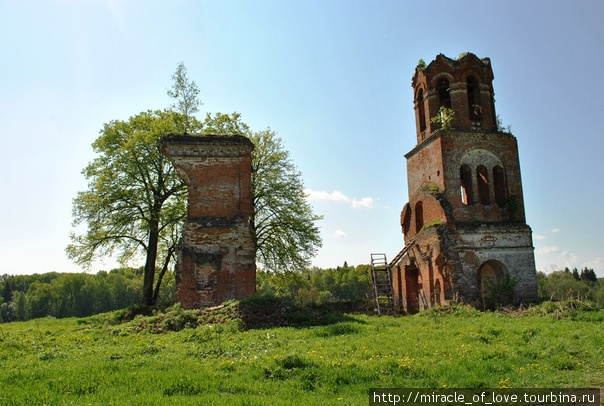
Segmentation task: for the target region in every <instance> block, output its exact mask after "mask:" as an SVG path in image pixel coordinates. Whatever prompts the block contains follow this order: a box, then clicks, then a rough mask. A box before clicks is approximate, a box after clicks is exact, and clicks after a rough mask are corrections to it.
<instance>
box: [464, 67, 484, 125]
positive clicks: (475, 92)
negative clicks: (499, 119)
mask: <svg viewBox="0 0 604 406" xmlns="http://www.w3.org/2000/svg"><path fill="white" fill-rule="evenodd" d="M467 93H468V109H469V111H470V120H472V121H480V120H481V119H482V108H481V107H480V86H479V85H478V82H477V81H476V79H475V78H474V77H473V76H470V77H468V79H467Z"/></svg>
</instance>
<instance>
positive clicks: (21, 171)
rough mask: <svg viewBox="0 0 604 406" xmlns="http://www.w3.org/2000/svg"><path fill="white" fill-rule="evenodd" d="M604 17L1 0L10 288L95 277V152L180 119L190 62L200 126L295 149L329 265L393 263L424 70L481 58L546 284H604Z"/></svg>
mask: <svg viewBox="0 0 604 406" xmlns="http://www.w3.org/2000/svg"><path fill="white" fill-rule="evenodd" d="M603 15H604V2H602V1H598V0H573V1H570V0H569V1H559V0H532V1H525V0H511V1H506V2H497V1H484V0H480V1H450V0H448V1H421V2H420V1H403V0H392V1H390V0H375V1H369V0H256V1H254V0H245V1H244V0H241V1H234V0H216V1H203V0H200V1H186V0H176V1H167V0H166V1H155V0H124V1H117V0H104V1H102V0H44V1H42V0H39V1H34V0H14V1H12V0H0V53H1V58H0V142H1V147H2V158H1V159H0V185H1V190H2V192H1V193H2V195H1V199H0V258H1V260H0V274H6V273H8V274H31V273H42V272H50V271H56V272H78V271H82V269H81V268H80V267H79V266H77V265H75V264H74V263H72V262H71V261H70V260H69V259H68V258H67V257H66V255H65V247H66V246H67V244H68V243H69V241H70V240H69V234H70V233H71V232H72V231H74V229H73V227H72V215H71V209H72V199H73V198H74V197H75V196H76V194H77V192H78V191H82V190H85V189H86V180H85V179H84V177H83V175H82V174H81V170H82V169H83V168H84V167H85V166H86V164H87V163H88V162H89V161H91V160H92V159H93V158H94V157H95V155H94V153H93V151H92V148H91V144H92V142H93V141H94V140H95V139H96V138H97V137H98V136H99V131H100V130H101V128H102V127H103V124H104V123H107V122H109V121H111V120H127V119H128V118H129V117H131V116H133V115H135V114H137V113H139V112H141V111H145V110H148V109H163V108H168V107H169V106H170V104H171V100H170V98H169V97H168V96H167V95H166V90H167V88H168V87H169V86H170V84H171V79H170V77H171V75H172V73H173V72H174V71H175V69H176V66H177V64H178V63H179V62H181V61H182V62H183V63H184V64H185V65H186V67H187V70H188V75H189V78H190V79H192V80H193V81H195V82H196V84H197V85H198V87H199V88H200V90H201V94H200V98H201V99H202V101H203V102H204V105H203V106H202V107H201V111H200V116H204V115H205V114H206V113H208V112H210V113H214V112H223V113H231V112H234V111H237V112H239V113H241V115H242V119H243V121H244V122H246V123H248V124H249V125H250V126H251V128H252V129H253V130H257V131H259V130H263V129H265V128H267V127H270V128H271V129H273V130H275V131H277V132H278V134H279V136H280V137H281V138H282V139H283V142H284V145H285V148H286V149H287V150H288V151H289V152H290V154H291V159H292V160H293V162H294V163H295V164H296V166H297V168H298V169H299V170H300V171H301V172H302V174H303V179H304V184H305V188H306V190H307V193H308V195H309V197H308V198H309V201H310V203H311V204H312V206H313V207H314V209H315V212H316V213H317V214H321V215H323V216H324V219H323V220H322V221H321V222H320V223H319V226H320V228H321V234H322V238H323V247H322V248H321V249H320V250H319V252H318V254H317V256H316V257H315V258H314V259H313V261H312V262H313V265H316V266H319V267H336V266H338V265H342V264H343V263H344V261H346V262H348V264H351V265H357V264H363V263H369V261H370V254H371V253H386V255H387V256H388V259H391V258H392V257H393V256H394V255H395V254H396V253H397V252H398V251H399V250H400V249H401V248H402V246H403V244H404V243H403V235H402V233H401V229H400V224H399V215H400V212H401V209H402V207H403V206H404V204H405V203H406V202H407V200H408V199H407V181H406V179H407V173H406V163H405V158H404V154H405V153H407V152H408V151H410V150H411V149H412V148H413V147H414V146H415V143H416V137H415V117H414V111H413V94H412V89H411V77H412V76H413V73H414V69H415V66H416V65H417V62H418V60H419V59H424V60H425V61H426V62H427V63H429V62H430V61H432V60H433V59H434V58H435V57H436V55H438V54H439V53H443V54H445V55H447V56H449V57H452V58H455V57H457V56H458V55H459V54H460V53H462V52H472V53H474V54H476V55H477V56H478V57H480V58H483V57H489V58H490V59H491V62H492V67H493V71H494V75H495V80H494V81H493V86H494V90H495V93H496V104H495V108H496V111H497V114H499V116H500V118H501V120H502V121H503V123H504V125H506V126H507V125H511V128H512V132H513V134H514V135H515V136H516V137H517V140H518V146H519V151H520V164H521V170H522V181H523V187H524V199H525V207H526V216H527V223H528V224H529V225H530V226H531V228H532V230H533V240H534V245H535V258H536V265H537V270H538V271H544V272H546V273H549V272H551V271H554V270H557V269H562V268H564V267H566V266H568V267H570V268H573V267H577V268H580V269H581V268H583V267H589V268H593V269H594V270H595V271H596V273H597V274H598V275H599V276H604V213H603V211H602V207H603V204H602V202H603V201H604V162H603V160H604V158H603V157H604V156H603V155H602V154H603V152H604V134H603V131H602V126H601V125H600V121H601V120H602V119H604V75H603V74H602V66H604V24H602V23H601V17H602V16H603ZM76 231H77V230H76ZM80 231H81V230H80ZM141 264H142V263H141ZM114 265H115V262H114V261H113V259H112V258H105V259H103V260H102V261H99V262H97V263H95V264H94V266H93V267H92V271H94V270H99V269H111V268H112V267H113V266H114ZM138 265H140V264H138Z"/></svg>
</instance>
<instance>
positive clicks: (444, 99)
mask: <svg viewBox="0 0 604 406" xmlns="http://www.w3.org/2000/svg"><path fill="white" fill-rule="evenodd" d="M438 100H439V104H440V107H445V108H448V109H450V108H451V94H450V93H449V81H448V80H447V79H442V80H441V81H439V82H438Z"/></svg>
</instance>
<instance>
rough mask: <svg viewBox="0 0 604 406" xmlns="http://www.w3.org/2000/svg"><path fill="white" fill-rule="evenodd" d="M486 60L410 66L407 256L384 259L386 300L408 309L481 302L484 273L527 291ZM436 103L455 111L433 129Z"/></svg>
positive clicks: (515, 184)
mask: <svg viewBox="0 0 604 406" xmlns="http://www.w3.org/2000/svg"><path fill="white" fill-rule="evenodd" d="M492 80H493V72H492V69H491V63H490V60H489V59H488V58H484V59H479V58H477V57H476V56H475V55H473V54H467V55H466V56H464V57H462V58H461V59H459V60H452V59H449V58H447V57H446V56H444V55H438V56H437V57H436V59H435V60H434V61H433V62H432V63H430V64H429V65H428V66H427V67H425V68H424V69H421V68H418V69H416V71H415V75H414V77H413V81H412V86H413V89H414V95H415V111H416V124H417V126H416V130H417V131H416V132H417V145H416V147H415V148H413V149H412V150H411V151H410V152H409V153H407V154H406V155H405V157H406V159H407V176H408V193H409V202H408V203H407V204H406V205H405V207H404V208H403V211H402V213H401V227H402V231H403V233H404V236H405V244H406V246H407V255H399V256H397V257H395V259H394V260H393V262H392V263H391V266H392V272H393V288H394V295H395V300H396V303H397V305H398V307H399V308H400V309H403V310H405V311H408V312H414V311H417V310H420V309H423V308H427V307H430V306H434V305H437V304H444V303H447V302H451V301H456V300H459V301H463V302H466V303H471V304H474V305H476V306H479V307H480V306H482V305H483V304H484V299H485V295H486V289H487V288H486V286H487V280H489V281H492V282H496V281H501V280H502V278H504V277H505V276H506V275H509V276H511V277H512V278H514V279H515V280H516V288H515V296H516V298H517V299H518V300H521V301H530V300H534V299H535V298H536V293H537V278H536V271H535V259H534V248H533V243H532V235H531V234H532V232H531V229H530V227H529V226H528V225H527V224H526V220H525V212H524V200H523V191H522V181H521V177H520V163H519V160H518V146H517V142H516V138H515V137H514V136H513V135H511V134H508V133H504V132H500V131H499V129H498V128H497V125H496V119H495V117H496V116H495V105H494V98H493V94H494V93H493V87H492ZM441 107H445V108H450V109H452V110H453V112H454V114H455V119H454V120H453V122H452V124H451V126H450V127H449V128H447V129H442V128H440V124H438V123H436V124H435V123H432V122H431V120H430V119H431V118H432V117H435V116H437V115H438V114H439V109H440V108H441Z"/></svg>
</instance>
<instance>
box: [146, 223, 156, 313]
mask: <svg viewBox="0 0 604 406" xmlns="http://www.w3.org/2000/svg"><path fill="white" fill-rule="evenodd" d="M158 241H159V231H158V224H157V223H155V224H152V225H151V231H150V233H149V244H147V260H146V262H145V277H144V280H143V305H145V306H153V280H154V279H155V261H156V259H157V244H158Z"/></svg>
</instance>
